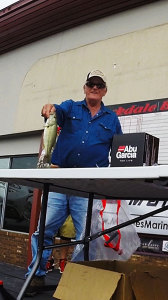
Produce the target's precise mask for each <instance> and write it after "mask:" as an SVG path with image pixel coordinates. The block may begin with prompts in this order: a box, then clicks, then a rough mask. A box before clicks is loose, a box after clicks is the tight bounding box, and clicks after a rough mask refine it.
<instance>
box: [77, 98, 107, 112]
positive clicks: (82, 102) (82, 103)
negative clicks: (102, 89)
mask: <svg viewBox="0 0 168 300" xmlns="http://www.w3.org/2000/svg"><path fill="white" fill-rule="evenodd" d="M78 104H79V105H84V106H85V107H87V103H86V99H84V100H82V101H79V102H78ZM100 111H101V112H102V113H104V112H106V113H109V109H108V108H107V107H106V106H105V105H104V103H103V101H102V102H101V108H100Z"/></svg>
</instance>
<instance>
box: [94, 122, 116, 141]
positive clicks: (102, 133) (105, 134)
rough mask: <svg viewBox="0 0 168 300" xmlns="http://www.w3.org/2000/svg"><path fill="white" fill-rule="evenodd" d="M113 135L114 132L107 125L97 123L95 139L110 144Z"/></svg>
mask: <svg viewBox="0 0 168 300" xmlns="http://www.w3.org/2000/svg"><path fill="white" fill-rule="evenodd" d="M113 135H114V130H113V129H112V128H111V127H110V125H109V124H105V123H99V126H98V131H97V137H98V138H99V140H100V141H101V142H104V143H110V142H111V141H112V138H113Z"/></svg>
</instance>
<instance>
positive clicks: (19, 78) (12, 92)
mask: <svg viewBox="0 0 168 300" xmlns="http://www.w3.org/2000/svg"><path fill="white" fill-rule="evenodd" d="M167 9H168V2H167V1H158V2H156V3H153V4H150V5H145V6H144V7H143V6H142V7H140V8H136V9H132V10H130V11H126V12H123V13H120V14H116V15H112V16H110V17H107V18H104V19H101V20H97V21H95V22H91V23H87V24H85V25H82V26H79V27H76V28H73V29H71V30H67V31H65V32H63V33H59V34H57V35H53V36H51V37H48V38H45V39H43V40H40V41H37V42H34V43H32V44H30V45H27V46H24V47H21V48H19V49H16V50H14V51H11V52H8V53H6V54H3V55H1V56H0V82H1V85H0V106H1V111H2V112H3V113H2V114H1V119H0V135H3V134H10V133H13V132H18V131H19V132H20V131H22V130H23V129H22V126H21V127H19V124H22V123H23V120H24V119H25V116H27V115H28V116H29V118H28V121H27V119H26V122H28V123H32V124H33V123H34V128H36V127H38V128H39V127H41V128H42V126H43V120H42V119H41V118H39V116H40V112H39V109H40V108H41V105H42V103H43V102H44V101H45V102H46V101H48V100H50V99H48V98H47V99H43V101H41V104H40V103H38V105H37V104H36V102H33V103H32V102H31V99H29V100H30V102H31V106H29V109H28V110H27V109H26V108H27V107H26V108H25V110H23V109H22V110H21V112H20V108H19V106H20V92H21V89H22V84H23V81H24V78H25V76H26V74H27V73H28V72H29V70H30V69H31V67H32V65H33V64H35V63H36V62H37V61H38V60H39V59H41V58H45V57H47V56H50V55H55V54H58V53H63V52H65V51H69V50H72V49H77V48H79V47H83V46H86V45H89V46H90V44H92V43H95V42H99V41H103V40H107V41H108V39H111V38H113V37H114V38H115V37H120V36H123V38H124V39H121V40H120V39H117V41H119V40H120V41H125V43H123V42H120V44H118V46H115V49H114V51H119V52H118V55H119V56H118V55H117V52H115V53H116V56H115V61H112V65H111V64H108V65H107V62H108V59H107V58H108V57H105V55H103V53H101V58H100V59H101V60H102V62H101V64H99V65H100V66H104V60H105V61H106V66H105V68H103V69H105V70H104V72H106V73H107V75H108V74H109V72H110V70H111V69H112V70H113V69H114V67H115V64H116V69H115V71H117V72H116V73H120V72H121V73H122V74H123V78H122V81H121V82H120V87H119V89H118V92H120V90H122V87H123V88H124V89H125V85H126V81H125V80H124V77H125V76H126V75H129V74H130V75H131V65H132V63H131V65H130V68H126V69H125V64H127V61H128V60H129V62H131V60H132V59H133V60H135V58H136V56H135V54H136V52H135V51H136V50H137V49H136V48H135V43H136V39H137V38H138V37H137V35H136V34H133V36H132V38H133V41H132V40H131V41H132V43H133V42H134V48H133V49H132V50H134V51H131V52H128V50H129V42H130V40H129V39H127V34H128V33H131V32H132V33H136V32H137V34H138V32H139V31H140V33H139V35H138V36H139V43H140V44H141V42H143V35H142V32H141V30H144V29H145V28H152V27H154V29H153V30H155V28H156V30H157V35H155V38H156V40H155V43H154V46H153V47H152V49H151V48H150V47H149V45H148V43H147V45H146V46H148V47H147V48H146V51H148V50H150V51H151V50H152V51H153V50H154V48H155V47H157V48H158V49H161V48H162V47H161V46H162V41H161V44H160V39H159V44H160V46H159V44H158V43H157V38H158V37H159V35H160V32H159V31H158V28H157V27H155V26H158V25H161V24H166V23H167V21H168V20H167V13H166V12H167ZM162 34H163V35H162V36H163V38H164V39H163V41H164V40H165V39H166V31H165V35H164V32H163V33H162ZM124 35H126V36H124ZM149 35H150V32H149ZM128 37H129V35H128ZM130 38H131V37H130ZM146 38H147V39H148V36H146ZM114 41H116V40H115V39H114ZM149 44H150V40H149ZM142 46H143V45H140V48H139V50H140V49H142V48H143V47H142ZM118 47H119V48H118ZM121 47H122V48H121ZM127 47H128V49H127ZM85 49H86V48H84V50H85ZM144 50H145V49H144ZM123 51H124V52H123ZM122 53H123V55H124V57H123V59H124V60H125V61H124V63H125V64H124V65H123V64H122V65H119V63H120V60H119V57H120V56H122ZM139 53H140V52H139ZM108 54H109V53H108ZM157 54H158V55H157V56H156V62H157V61H158V57H159V51H158V53H157ZM100 59H99V57H97V53H95V60H94V62H95V63H94V66H95V65H96V66H97V65H98V61H100ZM147 59H148V57H147ZM141 61H142V62H141ZM83 62H84V63H83ZM81 63H83V67H82V69H78V73H77V75H76V77H79V80H80V82H81V83H82V84H83V80H84V77H85V74H84V73H83V72H86V71H87V72H88V71H89V70H90V68H91V67H92V66H93V65H90V61H89V63H87V61H84V60H83V58H82V57H81ZM145 63H146V62H145V61H144V60H143V56H141V54H140V56H139V64H140V65H142V64H144V65H145ZM69 64H70V66H69ZM69 64H68V65H66V66H65V65H64V70H65V73H66V70H67V69H69V67H71V69H72V70H73V69H74V68H76V64H74V63H73V65H71V62H69ZM84 65H85V66H86V67H85V68H84ZM96 66H95V67H96ZM128 66H129V64H128ZM155 66H156V64H155ZM62 71H63V70H62ZM137 72H138V73H139V69H137ZM146 75H148V74H146ZM133 76H134V74H132V77H133ZM141 76H144V74H142V73H141ZM76 77H75V78H76ZM116 80H117V77H116ZM130 80H131V78H130ZM77 82H79V81H77ZM72 83H73V81H72ZM71 87H72V89H71V90H69V92H70V93H69V94H68V97H74V91H73V89H74V88H75V86H74V85H73V84H71ZM131 88H132V85H131ZM116 92H117V91H116ZM78 95H79V90H78ZM80 95H81V94H80ZM65 97H66V95H65ZM132 98H134V90H133V89H132V97H131V101H132ZM119 99H120V98H119V96H117V98H115V102H118V101H119ZM134 100H135V99H134ZM141 100H142V99H141ZM123 101H125V98H124V99H123ZM34 110H35V111H34ZM31 112H33V120H32V119H31ZM18 119H19V121H18ZM37 119H38V121H36V120H37ZM20 120H21V121H22V122H21V121H20ZM39 120H40V121H39ZM32 121H33V122H32ZM18 122H21V123H19V124H18ZM25 129H26V128H24V130H25ZM24 130H23V131H24Z"/></svg>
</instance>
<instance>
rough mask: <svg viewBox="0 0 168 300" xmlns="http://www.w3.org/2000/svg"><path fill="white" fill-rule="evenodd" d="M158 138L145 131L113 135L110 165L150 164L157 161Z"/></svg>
mask: <svg viewBox="0 0 168 300" xmlns="http://www.w3.org/2000/svg"><path fill="white" fill-rule="evenodd" d="M158 150H159V139H158V138H157V137H155V136H152V135H150V134H148V133H145V132H139V133H127V134H123V135H114V137H113V142H112V151H111V167H131V166H144V165H145V166H152V165H154V164H157V162H158Z"/></svg>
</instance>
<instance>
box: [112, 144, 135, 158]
mask: <svg viewBox="0 0 168 300" xmlns="http://www.w3.org/2000/svg"><path fill="white" fill-rule="evenodd" d="M137 150H138V147H137V146H136V147H132V146H131V145H126V146H119V147H118V150H117V153H116V158H118V159H120V158H136V157H137Z"/></svg>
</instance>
